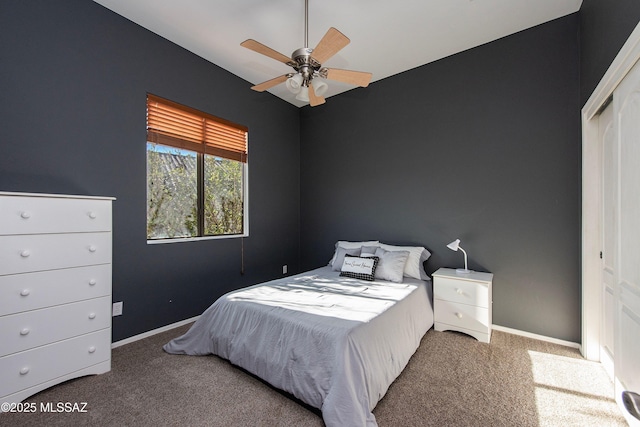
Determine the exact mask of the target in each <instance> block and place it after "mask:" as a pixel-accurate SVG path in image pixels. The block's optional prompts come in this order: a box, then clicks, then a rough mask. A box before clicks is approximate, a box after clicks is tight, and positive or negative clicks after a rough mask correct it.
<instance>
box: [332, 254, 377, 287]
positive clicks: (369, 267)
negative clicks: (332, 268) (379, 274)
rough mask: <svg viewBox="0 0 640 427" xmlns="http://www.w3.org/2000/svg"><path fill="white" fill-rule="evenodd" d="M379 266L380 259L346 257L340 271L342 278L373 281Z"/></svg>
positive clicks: (374, 257)
mask: <svg viewBox="0 0 640 427" xmlns="http://www.w3.org/2000/svg"><path fill="white" fill-rule="evenodd" d="M377 266H378V257H376V256H373V257H366V258H361V257H353V256H346V257H345V258H344V261H343V263H342V268H341V269H340V276H345V277H351V278H353V279H360V280H368V281H373V279H374V278H375V274H376V267H377Z"/></svg>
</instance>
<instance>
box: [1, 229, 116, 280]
mask: <svg viewBox="0 0 640 427" xmlns="http://www.w3.org/2000/svg"><path fill="white" fill-rule="evenodd" d="M109 263H111V233H110V232H104V233H70V234H42V235H24V236H0V276H1V275H6V274H16V273H26V272H35V271H43V270H51V269H59V268H69V267H81V266H85V265H96V264H109Z"/></svg>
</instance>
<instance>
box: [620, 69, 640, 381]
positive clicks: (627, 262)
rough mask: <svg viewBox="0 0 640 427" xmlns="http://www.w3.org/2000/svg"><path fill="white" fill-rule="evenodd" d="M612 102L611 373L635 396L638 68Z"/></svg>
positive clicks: (638, 365) (638, 375) (639, 309)
mask: <svg viewBox="0 0 640 427" xmlns="http://www.w3.org/2000/svg"><path fill="white" fill-rule="evenodd" d="M613 99H614V120H615V122H614V124H615V127H616V132H617V141H618V207H619V209H618V212H617V218H618V220H617V227H618V230H617V236H618V237H617V246H618V256H617V280H616V282H617V289H616V291H617V296H618V298H616V300H617V301H616V302H617V304H616V313H617V327H616V331H615V355H614V361H615V374H616V377H617V379H618V380H619V381H620V383H621V385H622V387H623V388H624V389H627V390H632V391H635V392H640V339H639V338H638V337H640V63H636V65H635V66H634V67H633V69H632V70H631V71H630V72H629V74H627V76H626V77H625V79H624V80H623V81H622V83H621V84H620V85H619V86H618V88H617V89H616V90H615V92H614V94H613ZM617 391H618V390H617Z"/></svg>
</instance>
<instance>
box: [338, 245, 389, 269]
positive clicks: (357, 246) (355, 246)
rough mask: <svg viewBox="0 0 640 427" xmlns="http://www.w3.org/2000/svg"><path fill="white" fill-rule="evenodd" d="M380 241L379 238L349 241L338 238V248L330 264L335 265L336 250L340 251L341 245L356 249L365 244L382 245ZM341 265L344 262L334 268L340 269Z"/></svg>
mask: <svg viewBox="0 0 640 427" xmlns="http://www.w3.org/2000/svg"><path fill="white" fill-rule="evenodd" d="M378 243H380V242H379V241H377V240H369V241H366V242H349V241H346V240H338V241H337V242H336V250H335V251H333V257H331V261H329V265H330V266H332V267H333V263H334V262H335V261H336V252H337V251H338V248H339V247H340V248H345V249H356V248H361V247H363V246H380V245H379V244H378ZM341 266H342V264H340V265H339V266H337V267H336V268H334V270H339V269H340V267H341Z"/></svg>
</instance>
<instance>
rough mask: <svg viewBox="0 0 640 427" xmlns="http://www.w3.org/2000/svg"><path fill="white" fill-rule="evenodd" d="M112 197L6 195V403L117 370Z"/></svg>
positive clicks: (1, 203) (0, 377) (1, 261)
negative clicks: (113, 344)
mask: <svg viewBox="0 0 640 427" xmlns="http://www.w3.org/2000/svg"><path fill="white" fill-rule="evenodd" d="M112 200H114V199H113V198H108V197H85V196H62V195H47V194H29V193H6V192H0V402H9V403H12V402H20V401H22V400H23V399H25V398H27V397H29V396H31V395H32V394H35V393H37V392H39V391H41V390H44V389H45V388H47V387H50V386H52V385H54V384H58V383H61V382H63V381H67V380H69V379H71V378H76V377H80V376H83V375H89V374H101V373H104V372H107V371H109V370H110V369H111V203H112Z"/></svg>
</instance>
